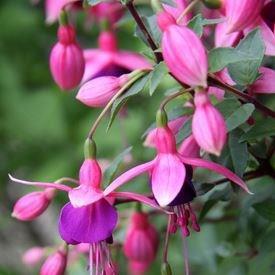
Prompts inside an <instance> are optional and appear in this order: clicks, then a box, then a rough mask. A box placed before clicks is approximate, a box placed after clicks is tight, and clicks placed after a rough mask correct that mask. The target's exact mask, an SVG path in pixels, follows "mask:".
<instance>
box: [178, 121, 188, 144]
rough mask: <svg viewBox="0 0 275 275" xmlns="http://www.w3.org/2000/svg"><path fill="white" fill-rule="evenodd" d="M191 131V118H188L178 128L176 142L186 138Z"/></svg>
mask: <svg viewBox="0 0 275 275" xmlns="http://www.w3.org/2000/svg"><path fill="white" fill-rule="evenodd" d="M191 133H192V119H191V118H189V119H188V120H187V121H186V122H185V123H184V124H183V127H182V128H181V129H180V130H179V133H178V134H177V137H176V140H177V144H178V143H180V142H182V141H183V140H184V139H186V138H187V137H188V136H190V135H191Z"/></svg>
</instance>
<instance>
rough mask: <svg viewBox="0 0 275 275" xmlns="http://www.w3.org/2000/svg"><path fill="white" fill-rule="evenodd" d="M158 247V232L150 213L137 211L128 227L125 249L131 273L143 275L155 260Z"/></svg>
mask: <svg viewBox="0 0 275 275" xmlns="http://www.w3.org/2000/svg"><path fill="white" fill-rule="evenodd" d="M157 249H158V233H157V231H156V229H155V227H154V226H153V225H152V224H150V222H149V217H148V214H146V213H143V212H136V213H134V214H133V215H132V217H131V221H130V225H129V227H128V229H127V233H126V238H125V241H124V245H123V251H124V254H125V256H126V257H127V259H128V260H129V273H130V274H134V275H137V274H139V275H141V274H144V273H145V272H146V270H147V269H148V267H149V266H150V264H151V263H152V262H153V261H154V259H155V257H156V254H157Z"/></svg>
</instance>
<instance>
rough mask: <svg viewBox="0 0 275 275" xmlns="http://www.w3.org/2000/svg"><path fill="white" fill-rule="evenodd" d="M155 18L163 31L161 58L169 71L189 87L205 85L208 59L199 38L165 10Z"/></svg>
mask: <svg viewBox="0 0 275 275" xmlns="http://www.w3.org/2000/svg"><path fill="white" fill-rule="evenodd" d="M157 19H158V25H159V27H160V29H161V30H162V31H163V36H162V41H161V47H162V54H163V59H164V61H165V63H166V64H167V67H168V68H169V70H170V71H171V73H172V74H174V75H175V76H176V77H177V79H179V80H180V81H182V82H184V83H186V84H187V85H189V86H191V87H196V86H201V87H206V86H207V70H208V61H207V55H206V51H205V48H204V46H203V44H202V42H201V40H200V38H199V37H198V36H197V35H196V34H195V32H194V31H192V30H191V29H189V28H187V27H184V26H178V25H177V24H176V21H175V19H174V18H173V17H172V16H171V15H170V14H169V13H167V12H161V13H159V14H158V18H157Z"/></svg>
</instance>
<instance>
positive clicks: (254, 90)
mask: <svg viewBox="0 0 275 275" xmlns="http://www.w3.org/2000/svg"><path fill="white" fill-rule="evenodd" d="M259 72H260V74H261V76H260V77H259V78H258V79H257V80H256V81H255V82H254V83H253V84H252V85H251V86H250V87H249V93H251V94H274V93H275V71H274V70H272V69H270V68H266V67H261V68H260V69H259Z"/></svg>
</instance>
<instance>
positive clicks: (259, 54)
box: [228, 29, 265, 86]
mask: <svg viewBox="0 0 275 275" xmlns="http://www.w3.org/2000/svg"><path fill="white" fill-rule="evenodd" d="M235 53H236V54H237V55H242V54H243V53H246V54H247V55H249V56H251V57H255V60H249V59H248V60H246V61H238V62H236V63H233V64H232V63H231V64H229V65H228V72H229V74H230V76H231V77H232V79H233V80H234V81H235V82H236V83H237V84H239V85H242V86H246V85H249V84H252V83H253V82H254V81H255V80H256V79H257V78H258V77H259V67H260V65H261V63H262V61H263V58H264V53H265V46H264V42H263V40H262V37H261V34H260V30H258V29H256V30H253V31H251V32H250V33H249V34H248V35H247V36H246V37H245V38H244V39H243V40H242V41H241V42H240V43H239V45H238V46H237V47H236V49H235Z"/></svg>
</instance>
